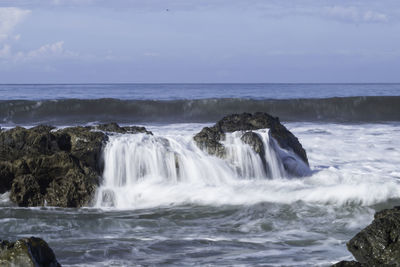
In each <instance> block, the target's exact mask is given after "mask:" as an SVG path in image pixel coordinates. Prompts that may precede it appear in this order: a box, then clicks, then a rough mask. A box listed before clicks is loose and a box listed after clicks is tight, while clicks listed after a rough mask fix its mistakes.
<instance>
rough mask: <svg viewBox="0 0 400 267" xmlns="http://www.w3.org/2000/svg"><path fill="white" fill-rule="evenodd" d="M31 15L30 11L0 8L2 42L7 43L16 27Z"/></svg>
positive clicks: (0, 35)
mask: <svg viewBox="0 0 400 267" xmlns="http://www.w3.org/2000/svg"><path fill="white" fill-rule="evenodd" d="M30 13H31V11H30V10H25V9H20V8H16V7H0V42H4V41H6V40H7V39H8V38H9V37H10V34H11V32H12V31H13V29H14V28H15V26H16V25H17V24H18V23H20V22H21V21H22V20H23V19H24V18H25V17H26V16H27V15H28V14H30Z"/></svg>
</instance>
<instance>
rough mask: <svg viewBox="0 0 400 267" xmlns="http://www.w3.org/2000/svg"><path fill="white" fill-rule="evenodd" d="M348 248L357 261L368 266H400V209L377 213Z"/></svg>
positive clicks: (349, 243)
mask: <svg viewBox="0 0 400 267" xmlns="http://www.w3.org/2000/svg"><path fill="white" fill-rule="evenodd" d="M347 248H348V249H349V251H350V252H351V253H352V254H353V256H354V258H356V260H357V261H359V262H360V263H363V264H367V265H368V266H384V265H392V266H400V207H395V208H393V209H387V210H383V211H380V212H377V213H376V214H375V216H374V220H373V221H372V223H371V224H370V225H368V226H367V227H366V228H364V229H363V230H362V231H361V232H359V233H358V234H357V235H356V236H355V237H353V238H352V239H351V240H350V241H349V242H348V243H347Z"/></svg>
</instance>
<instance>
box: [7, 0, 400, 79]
mask: <svg viewBox="0 0 400 267" xmlns="http://www.w3.org/2000/svg"><path fill="white" fill-rule="evenodd" d="M85 82H154V83H159V82H400V1H399V0H380V1H376V0H358V1H355V0H340V1H339V0H338V1H335V0H246V1H242V0H196V1H195V0H170V1H168V0H113V1H109V0H29V1H28V0H0V83H85Z"/></svg>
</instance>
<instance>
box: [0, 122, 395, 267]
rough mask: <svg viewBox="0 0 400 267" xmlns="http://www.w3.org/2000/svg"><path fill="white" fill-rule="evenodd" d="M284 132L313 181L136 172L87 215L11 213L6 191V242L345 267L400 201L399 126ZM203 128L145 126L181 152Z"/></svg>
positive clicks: (89, 251)
mask: <svg viewBox="0 0 400 267" xmlns="http://www.w3.org/2000/svg"><path fill="white" fill-rule="evenodd" d="M286 125H287V126H288V128H289V129H290V130H291V131H292V132H293V133H294V134H295V135H296V136H297V137H298V138H299V140H300V142H301V143H302V144H303V146H304V148H305V149H306V150H307V154H308V157H309V161H310V166H311V171H312V175H311V176H309V177H303V178H275V179H268V177H266V178H265V179H239V178H240V177H241V176H240V175H238V174H232V176H234V175H236V176H235V177H237V178H238V179H237V180H234V181H232V180H228V181H227V180H221V181H218V182H216V181H215V180H213V177H212V175H210V176H207V177H203V178H204V179H205V180H204V181H201V182H199V181H196V180H195V179H190V178H193V177H194V176H191V177H186V176H185V178H187V180H179V179H175V180H174V179H166V178H174V177H175V178H177V177H178V176H173V174H171V173H170V174H169V175H170V176H168V175H166V177H163V176H162V175H161V177H158V178H159V179H148V178H149V177H148V176H146V175H142V176H138V177H139V178H140V179H133V182H131V183H128V182H127V180H125V181H120V180H119V181H120V182H119V183H117V185H113V186H111V187H110V185H109V184H108V185H107V183H106V182H104V184H103V186H102V187H101V188H100V189H99V192H101V190H104V189H106V190H111V191H113V192H114V194H117V195H118V194H120V198H119V199H122V202H121V200H120V201H116V202H115V201H114V202H112V203H111V204H110V203H108V202H104V201H99V200H98V199H97V200H94V203H93V207H87V208H84V209H58V208H51V207H47V208H34V209H25V208H16V207H11V206H10V204H9V203H8V202H7V196H6V195H3V201H2V204H1V205H2V208H1V209H0V218H1V224H0V231H1V232H2V233H3V235H2V238H4V239H16V238H20V237H25V236H31V235H35V236H40V237H42V238H44V239H45V240H47V241H48V242H49V244H50V245H51V246H52V247H53V248H54V250H55V252H56V255H57V258H58V259H59V261H60V263H61V264H63V265H66V266H81V265H86V266H112V265H114V266H120V265H125V266H132V265H135V264H138V265H159V264H172V265H178V266H186V265H207V264H208V265H212V266H220V265H249V266H250V265H252V266H254V265H263V266H265V265H266V266H310V265H315V266H327V265H329V264H331V263H333V262H336V261H339V260H342V259H350V258H351V256H350V253H349V252H348V251H347V250H346V246H345V242H347V241H348V240H349V239H350V238H351V237H352V236H354V235H355V234H356V233H357V232H358V231H359V230H361V229H362V228H363V227H365V226H366V225H368V224H369V223H370V222H371V221H372V218H373V214H374V212H375V210H380V209H383V208H385V207H392V206H393V205H396V204H400V184H399V178H400V164H399V163H400V162H399V159H400V125H399V124H393V123H392V124H357V125H355V124H353V125H341V124H316V123H290V124H286ZM203 126H204V125H202V124H171V125H167V126H148V127H147V128H148V129H149V130H152V131H153V132H154V134H155V137H162V138H165V139H167V140H170V142H171V140H177V142H180V143H179V144H186V146H185V147H183V148H182V147H180V148H182V149H183V150H184V151H186V150H188V149H189V148H190V147H188V146H190V145H189V143H185V142H184V141H185V140H188V139H190V137H191V136H192V135H193V134H194V133H195V132H198V131H199V129H201V128H202V127H203ZM153 145H154V143H153ZM144 146H146V144H144ZM171 149H172V148H170V150H171ZM174 149H176V147H175V148H174ZM174 149H172V151H173V152H174V151H175V152H176V150H174ZM189 151H190V149H189ZM182 153H183V152H182ZM187 153H189V152H187ZM166 155H168V154H166ZM189 156H190V155H188V157H189ZM199 160H201V158H200V159H199ZM215 160H217V159H215ZM213 164H220V163H213ZM221 166H222V165H221ZM106 168H107V163H106ZM165 168H166V169H165ZM165 168H164V170H168V168H167V167H165ZM226 168H227V169H226V170H225V171H226V172H228V171H232V170H233V169H229V166H228V167H226ZM122 169H124V168H122ZM153 171H154V170H153ZM112 173H113V172H112ZM205 173H207V172H205ZM239 173H240V174H243V172H239ZM142 174H144V173H142ZM153 174H154V173H153ZM187 174H188V175H189V176H190V172H188V173H187ZM123 176H124V175H122V176H121V177H123ZM153 176H154V175H153ZM248 176H252V175H248ZM253 176H257V175H253ZM112 177H115V178H116V179H117V178H118V174H115V173H114V174H113V175H111V177H108V179H112ZM121 177H119V178H121ZM138 177H137V178H138ZM126 178H129V177H126ZM163 178H165V179H163ZM207 178H208V179H207ZM104 179H105V180H106V177H105V178H104ZM107 186H108V187H107ZM137 188H139V189H140V190H137ZM121 194H122V196H121ZM103 200H104V199H103Z"/></svg>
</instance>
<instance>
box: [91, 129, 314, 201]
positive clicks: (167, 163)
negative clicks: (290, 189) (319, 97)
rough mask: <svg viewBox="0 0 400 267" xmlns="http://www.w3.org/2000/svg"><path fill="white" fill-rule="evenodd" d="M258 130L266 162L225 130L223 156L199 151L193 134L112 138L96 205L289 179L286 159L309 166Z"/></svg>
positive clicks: (106, 154)
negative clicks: (254, 182)
mask: <svg viewBox="0 0 400 267" xmlns="http://www.w3.org/2000/svg"><path fill="white" fill-rule="evenodd" d="M256 133H257V134H258V135H259V136H260V137H261V140H262V141H263V144H264V151H265V155H264V157H265V162H266V165H267V166H265V164H263V160H262V159H261V157H260V155H259V154H257V153H256V152H255V151H254V150H253V149H252V148H251V147H250V146H249V145H247V144H245V143H243V142H242V140H241V139H240V137H241V136H242V134H243V133H242V132H235V133H228V134H226V138H225V140H224V141H223V144H224V146H225V147H226V150H227V154H226V158H225V159H221V158H218V157H215V156H211V155H209V154H207V153H206V152H204V151H202V150H201V149H199V148H198V147H197V146H196V144H195V143H194V142H193V140H192V136H166V137H159V136H152V135H147V134H132V135H131V134H125V135H114V136H111V137H110V140H109V142H108V144H107V145H106V147H105V150H104V161H105V168H104V173H103V184H102V186H101V187H100V188H99V190H98V193H97V199H96V206H97V207H116V208H135V207H140V206H142V205H143V204H144V203H143V201H145V202H147V203H146V204H147V205H151V203H149V201H150V202H151V201H152V200H151V199H149V197H148V196H149V195H153V196H154V200H155V199H160V198H161V199H162V198H164V199H165V201H166V204H168V203H173V202H174V201H175V200H176V201H179V200H177V199H175V200H174V199H173V198H172V199H171V197H170V194H172V195H174V193H176V191H180V194H182V191H184V193H186V194H188V195H190V191H191V190H197V192H199V189H200V190H203V189H205V188H213V189H214V190H216V189H217V190H221V191H223V190H224V188H225V187H228V186H230V185H234V184H237V183H240V182H241V181H245V180H246V181H249V180H265V179H271V178H272V179H278V178H283V177H288V175H289V174H288V173H286V171H285V168H284V166H285V161H284V160H285V158H290V159H293V160H294V161H295V162H296V164H295V165H296V166H297V165H298V166H302V168H304V169H307V170H309V169H308V166H306V165H305V164H304V163H303V162H302V161H301V160H300V159H298V157H296V156H295V155H294V153H293V152H291V151H286V150H283V149H281V148H280V147H279V146H278V144H277V142H276V141H275V140H274V139H273V138H271V137H270V136H269V132H268V131H267V130H259V131H256ZM287 155H290V157H288V156H287ZM206 191H207V190H204V194H206ZM175 195H176V194H175ZM144 196H147V197H144ZM146 204H144V205H146Z"/></svg>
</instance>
